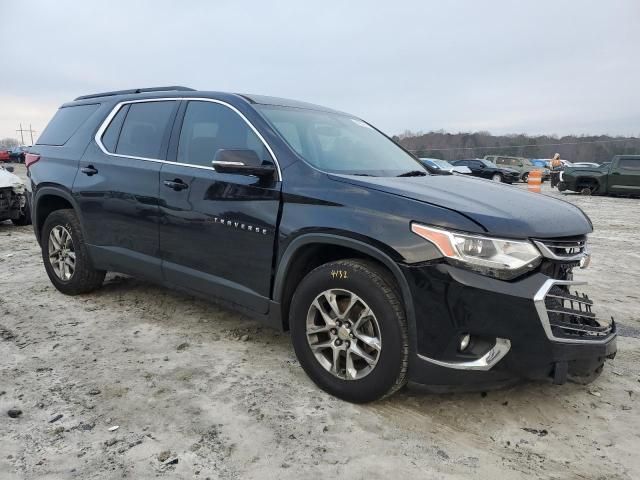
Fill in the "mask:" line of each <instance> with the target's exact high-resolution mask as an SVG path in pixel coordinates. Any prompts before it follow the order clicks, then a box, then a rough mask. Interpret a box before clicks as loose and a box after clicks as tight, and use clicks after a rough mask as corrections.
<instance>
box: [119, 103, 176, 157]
mask: <svg viewBox="0 0 640 480" xmlns="http://www.w3.org/2000/svg"><path fill="white" fill-rule="evenodd" d="M174 108H175V101H167V102H143V103H132V104H131V105H130V107H129V112H128V113H127V116H126V118H125V120H124V123H123V125H122V130H121V132H120V137H119V139H118V144H117V146H116V153H117V154H120V155H127V156H130V157H143V158H152V159H154V158H161V157H164V155H162V152H161V149H162V140H163V139H164V138H165V134H166V133H168V132H167V130H168V129H169V127H170V125H169V122H170V121H171V119H172V117H173V111H174Z"/></svg>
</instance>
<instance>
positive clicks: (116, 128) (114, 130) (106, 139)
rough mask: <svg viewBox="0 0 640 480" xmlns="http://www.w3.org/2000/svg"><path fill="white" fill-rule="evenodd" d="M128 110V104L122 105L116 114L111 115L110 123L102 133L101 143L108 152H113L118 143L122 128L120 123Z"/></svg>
mask: <svg viewBox="0 0 640 480" xmlns="http://www.w3.org/2000/svg"><path fill="white" fill-rule="evenodd" d="M128 111H129V105H125V106H123V107H122V108H121V109H120V110H118V113H116V116H115V117H113V119H112V120H111V123H110V124H109V126H108V127H107V129H106V130H105V132H104V135H102V145H104V148H106V149H107V151H108V152H115V151H116V145H117V144H118V137H119V136H120V130H122V124H123V123H124V117H126V116H127V112H128Z"/></svg>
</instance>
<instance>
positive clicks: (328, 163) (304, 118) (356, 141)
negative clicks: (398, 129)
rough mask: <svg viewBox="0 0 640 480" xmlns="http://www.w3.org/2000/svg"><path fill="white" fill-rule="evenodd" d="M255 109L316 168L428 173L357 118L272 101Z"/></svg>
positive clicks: (387, 173) (378, 173)
mask: <svg viewBox="0 0 640 480" xmlns="http://www.w3.org/2000/svg"><path fill="white" fill-rule="evenodd" d="M258 109H259V110H260V112H262V113H263V114H264V116H265V117H266V118H267V119H268V120H269V121H270V122H271V124H272V125H273V126H274V128H275V129H276V130H277V131H278V132H279V133H280V135H282V136H283V137H284V139H285V140H286V141H287V143H289V145H290V146H291V148H293V149H294V150H295V151H296V152H297V153H298V154H299V155H300V156H301V157H302V158H303V159H304V160H306V161H307V162H308V163H310V164H311V165H313V166H314V167H316V168H318V169H319V170H323V171H325V172H332V173H343V174H351V175H371V176H379V177H391V176H398V175H403V174H407V173H412V172H413V173H416V172H417V174H418V175H423V174H427V171H426V170H425V168H424V167H423V166H422V165H421V164H420V162H418V161H417V160H416V159H415V158H413V157H412V156H411V155H409V154H408V153H407V152H405V151H404V150H402V149H401V148H400V147H398V146H397V145H396V144H395V143H394V142H392V141H391V140H389V139H388V138H387V137H385V136H384V135H382V134H381V133H380V132H378V131H377V130H375V129H374V128H372V127H371V126H369V125H368V124H366V123H365V122H363V121H362V120H359V119H357V118H354V117H350V116H348V115H342V114H338V113H330V112H322V111H318V110H308V109H302V108H290V107H279V106H273V105H259V106H258Z"/></svg>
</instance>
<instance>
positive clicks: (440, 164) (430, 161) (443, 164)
mask: <svg viewBox="0 0 640 480" xmlns="http://www.w3.org/2000/svg"><path fill="white" fill-rule="evenodd" d="M420 161H421V162H422V163H423V164H425V165H428V166H430V167H432V168H435V169H436V170H440V171H443V172H451V173H464V174H470V173H471V169H470V168H469V167H465V166H464V165H451V164H450V163H449V162H447V161H446V160H440V159H439V158H421V159H420Z"/></svg>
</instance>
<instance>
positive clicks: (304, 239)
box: [273, 233, 415, 343]
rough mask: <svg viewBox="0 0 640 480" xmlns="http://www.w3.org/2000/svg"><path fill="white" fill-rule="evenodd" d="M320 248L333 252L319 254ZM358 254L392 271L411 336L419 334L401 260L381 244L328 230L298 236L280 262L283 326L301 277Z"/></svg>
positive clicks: (276, 292) (277, 289)
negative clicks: (416, 332)
mask: <svg viewBox="0 0 640 480" xmlns="http://www.w3.org/2000/svg"><path fill="white" fill-rule="evenodd" d="M319 252H329V254H328V255H327V254H325V255H326V256H325V255H318V253H319ZM354 257H355V258H362V259H368V260H372V261H374V262H376V263H377V264H379V265H380V266H382V267H384V269H385V270H387V271H388V272H389V274H390V275H391V277H392V278H393V279H394V280H395V282H396V285H397V286H398V288H399V293H400V295H401V296H402V301H403V302H402V303H403V306H404V310H405V315H406V316H407V323H408V327H409V333H410V335H409V338H415V336H414V335H413V333H414V332H415V314H414V310H413V302H412V300H411V299H412V297H411V291H410V289H409V285H408V283H407V280H406V278H405V277H404V275H403V273H402V271H401V269H400V267H399V266H398V265H397V263H396V262H395V261H394V260H393V259H392V258H391V256H389V255H388V254H387V253H385V252H384V251H382V250H381V249H380V248H377V247H375V246H373V245H370V244H368V243H366V242H363V241H361V240H357V239H354V238H350V237H346V236H341V235H336V234H327V233H308V234H303V235H301V236H299V237H297V238H295V239H294V240H293V241H292V242H291V243H290V244H289V245H288V247H287V249H286V250H285V252H284V254H283V255H282V258H281V259H280V262H279V263H278V266H277V269H276V274H275V278H274V284H273V300H274V302H276V303H277V304H279V305H280V308H281V321H282V328H283V330H287V329H288V324H289V304H290V302H291V297H292V296H293V292H294V291H295V286H296V285H297V284H298V283H299V281H300V280H302V278H303V277H304V276H305V275H306V274H307V273H308V272H309V271H311V270H313V269H314V268H316V267H317V266H320V265H322V264H324V263H327V262H328V261H335V260H341V259H344V258H354ZM310 259H312V261H311V263H308V262H307V260H310ZM410 343H411V342H410Z"/></svg>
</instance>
